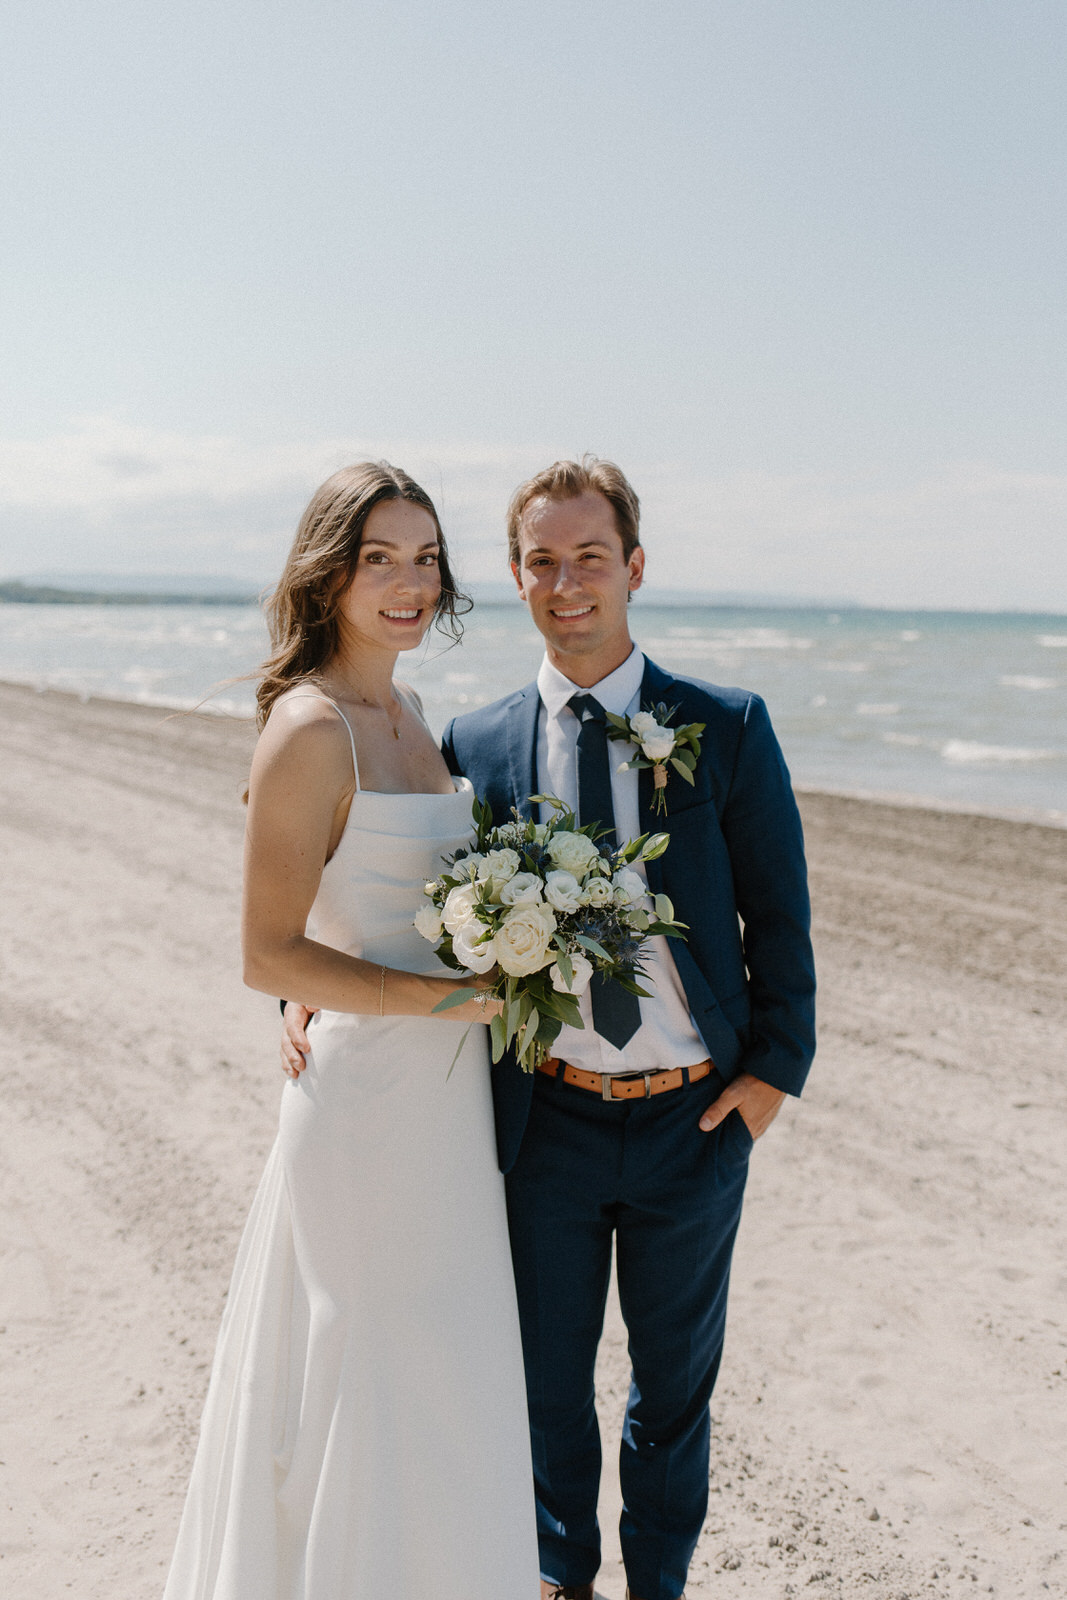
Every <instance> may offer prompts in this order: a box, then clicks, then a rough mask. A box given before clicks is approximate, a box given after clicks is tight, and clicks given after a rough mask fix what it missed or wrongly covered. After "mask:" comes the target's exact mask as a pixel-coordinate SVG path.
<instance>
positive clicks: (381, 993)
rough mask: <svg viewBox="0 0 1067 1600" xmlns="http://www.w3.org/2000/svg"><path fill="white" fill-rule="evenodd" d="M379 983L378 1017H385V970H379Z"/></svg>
mask: <svg viewBox="0 0 1067 1600" xmlns="http://www.w3.org/2000/svg"><path fill="white" fill-rule="evenodd" d="M381 973H382V977H381V982H380V983H379V984H378V1015H379V1016H380V1017H384V1016H385V968H384V967H382V969H381Z"/></svg>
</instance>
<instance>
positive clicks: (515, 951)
mask: <svg viewBox="0 0 1067 1600" xmlns="http://www.w3.org/2000/svg"><path fill="white" fill-rule="evenodd" d="M549 918H552V920H551V922H550V921H549ZM554 929H555V918H554V917H552V913H551V911H549V910H548V907H547V906H545V905H539V906H538V905H531V904H529V903H526V904H524V905H517V906H515V907H514V909H513V910H511V911H510V912H509V913H508V915H507V916H506V917H505V918H504V920H503V922H502V923H501V924H500V927H499V928H498V929H497V930H496V936H495V937H494V939H493V943H494V945H495V946H496V959H497V961H498V962H499V963H500V965H501V966H502V967H503V969H504V971H505V972H507V973H509V974H510V976H511V977H513V978H525V977H526V976H527V975H528V974H529V973H531V972H539V971H540V969H541V968H542V967H544V966H547V965H548V962H549V959H550V954H551V952H550V950H549V940H550V939H551V937H552V934H553V932H554Z"/></svg>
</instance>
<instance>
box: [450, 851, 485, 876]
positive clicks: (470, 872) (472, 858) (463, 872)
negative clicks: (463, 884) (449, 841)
mask: <svg viewBox="0 0 1067 1600" xmlns="http://www.w3.org/2000/svg"><path fill="white" fill-rule="evenodd" d="M484 860H485V857H484V856H483V855H480V854H479V853H478V851H477V850H472V852H471V854H470V855H469V856H462V857H461V858H460V860H459V861H457V862H456V863H455V864H454V866H453V868H452V871H453V872H454V873H455V875H456V877H457V878H469V879H470V881H471V882H472V883H473V882H474V881H475V879H476V878H479V877H481V865H482V862H483V861H484Z"/></svg>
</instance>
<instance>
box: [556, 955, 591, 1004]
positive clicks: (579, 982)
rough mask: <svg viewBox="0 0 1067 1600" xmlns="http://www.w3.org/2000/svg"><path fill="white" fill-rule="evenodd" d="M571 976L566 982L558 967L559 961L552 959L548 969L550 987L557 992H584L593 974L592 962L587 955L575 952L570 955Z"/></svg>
mask: <svg viewBox="0 0 1067 1600" xmlns="http://www.w3.org/2000/svg"><path fill="white" fill-rule="evenodd" d="M571 968H572V978H571V981H570V983H567V981H566V979H565V978H564V976H563V974H562V972H561V971H560V969H559V962H558V961H553V963H552V965H551V966H550V967H549V969H548V975H549V977H550V978H551V979H552V987H553V989H555V990H556V991H557V992H558V993H559V994H584V993H585V991H586V990H587V989H588V987H589V980H590V978H591V977H592V976H593V963H592V962H591V961H590V959H589V957H588V956H583V955H579V954H578V953H577V952H576V953H575V954H574V955H572V956H571Z"/></svg>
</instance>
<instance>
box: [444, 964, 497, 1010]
mask: <svg viewBox="0 0 1067 1600" xmlns="http://www.w3.org/2000/svg"><path fill="white" fill-rule="evenodd" d="M495 982H496V973H495V972H487V973H480V974H477V975H474V976H472V977H470V978H465V979H464V980H463V981H462V982H461V983H458V984H456V983H449V984H448V986H447V993H449V994H454V993H456V991H457V990H459V989H465V990H466V991H467V992H468V993H469V994H470V995H471V996H472V998H471V999H470V1000H468V1001H466V1002H465V1003H464V1004H463V1005H455V1006H449V1008H448V1010H447V1011H443V1012H439V1013H438V1015H439V1016H444V1017H446V1018H447V1019H448V1021H449V1022H492V1020H493V1018H494V1017H499V1016H500V1014H501V1012H502V1011H503V1009H504V1002H503V1001H502V1000H498V999H496V997H495V996H494V995H492V994H491V993H490V990H491V989H492V987H493V984H494V983H495Z"/></svg>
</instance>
